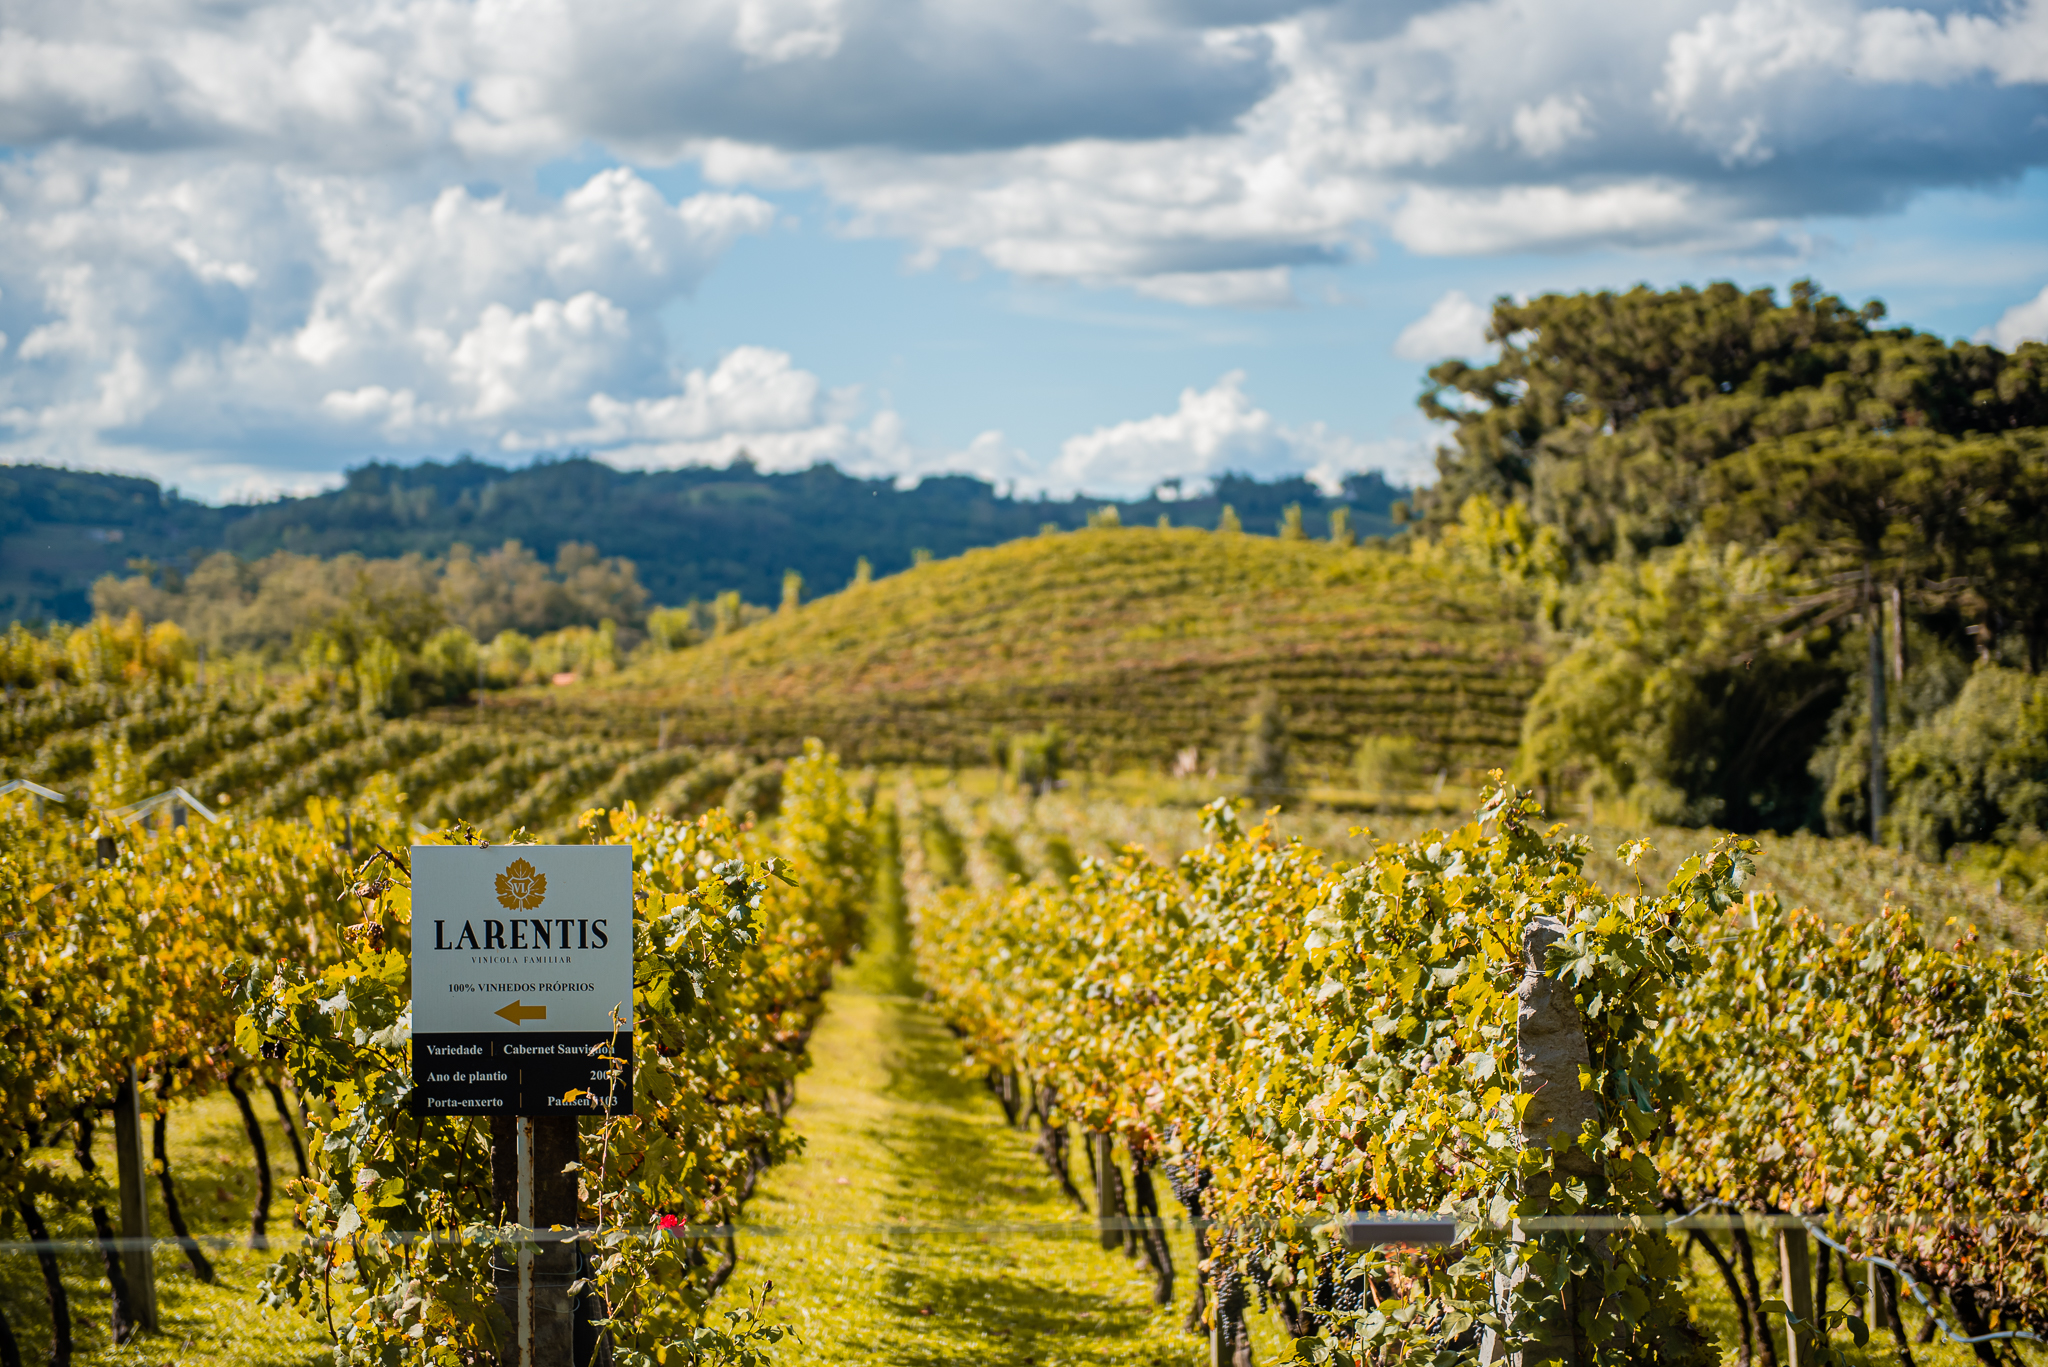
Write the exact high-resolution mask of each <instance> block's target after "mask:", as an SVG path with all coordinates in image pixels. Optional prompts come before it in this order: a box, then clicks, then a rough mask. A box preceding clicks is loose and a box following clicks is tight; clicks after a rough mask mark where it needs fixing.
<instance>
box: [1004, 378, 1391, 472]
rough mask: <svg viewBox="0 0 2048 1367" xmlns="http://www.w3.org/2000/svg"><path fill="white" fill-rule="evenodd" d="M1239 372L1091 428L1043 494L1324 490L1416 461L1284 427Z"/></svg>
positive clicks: (1073, 444)
mask: <svg viewBox="0 0 2048 1367" xmlns="http://www.w3.org/2000/svg"><path fill="white" fill-rule="evenodd" d="M1244 378H1245V377H1244V372H1243V371H1241V370H1233V371H1231V372H1230V373H1229V374H1227V375H1225V376H1224V377H1223V378H1222V379H1220V380H1218V381H1217V382H1216V383H1215V384H1214V385H1212V386H1210V387H1209V388H1208V389H1193V388H1189V389H1184V390H1182V391H1181V395H1180V403H1179V406H1178V407H1176V408H1175V409H1174V411H1173V412H1171V413H1159V414H1155V415H1153V416H1152V417H1149V418H1138V419H1134V420H1132V421H1128V422H1120V423H1114V424H1112V425H1110V426H1107V427H1098V428H1096V429H1095V430H1094V431H1092V432H1085V433H1082V434H1080V435H1078V436H1073V437H1069V438H1067V440H1066V441H1065V442H1063V443H1062V444H1061V446H1060V453H1059V457H1058V459H1056V460H1055V461H1054V462H1053V463H1052V465H1051V467H1050V468H1049V469H1048V470H1046V471H1045V472H1044V474H1043V475H1042V476H1041V480H1042V487H1045V488H1048V489H1051V490H1053V491H1055V492H1061V493H1066V492H1074V491H1084V492H1087V493H1093V494H1104V495H1109V494H1141V493H1143V492H1145V491H1146V490H1148V489H1150V488H1152V487H1153V486H1154V485H1156V484H1158V483H1159V481H1161V480H1164V479H1183V480H1206V479H1211V478H1213V477H1215V476H1217V475H1220V474H1225V473H1231V472H1236V473H1241V474H1250V475H1258V476H1262V477H1267V478H1271V477H1274V476H1279V475H1301V474H1305V475H1307V476H1309V478H1311V479H1313V480H1315V481H1316V483H1318V484H1319V485H1322V486H1323V487H1324V488H1326V489H1332V490H1334V489H1335V488H1336V487H1338V486H1339V485H1341V484H1342V482H1343V478H1344V476H1345V475H1346V474H1348V473H1351V472H1353V471H1358V470H1366V469H1386V470H1388V471H1389V472H1390V473H1394V474H1396V475H1399V474H1401V473H1403V472H1404V471H1405V470H1406V469H1407V468H1409V467H1412V466H1413V465H1414V464H1415V461H1416V455H1417V453H1416V452H1415V451H1413V450H1411V449H1410V447H1411V444H1410V443H1407V442H1376V443H1368V442H1360V441H1357V440H1355V439H1353V438H1350V437H1346V436H1343V435H1341V434H1339V433H1334V432H1331V431H1330V430H1329V429H1328V428H1327V427H1325V426H1324V425H1323V424H1322V423H1312V424H1310V425H1308V426H1307V427H1302V428H1296V427H1290V426H1288V425H1287V424H1285V423H1282V422H1281V421H1279V420H1278V419H1276V418H1275V417H1274V416H1273V415H1272V414H1271V413H1268V412H1267V411H1266V410H1264V409H1262V408H1259V407H1258V406H1256V405H1255V404H1253V403H1252V401H1251V398H1250V397H1249V396H1248V395H1247V394H1246V393H1245V392H1244Z"/></svg>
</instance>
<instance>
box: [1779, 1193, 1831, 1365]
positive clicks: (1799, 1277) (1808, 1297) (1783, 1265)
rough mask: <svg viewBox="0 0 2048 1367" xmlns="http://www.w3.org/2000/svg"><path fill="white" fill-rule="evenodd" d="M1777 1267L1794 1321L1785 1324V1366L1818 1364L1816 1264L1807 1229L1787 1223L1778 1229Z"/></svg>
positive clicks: (1819, 1352) (1819, 1346)
mask: <svg viewBox="0 0 2048 1367" xmlns="http://www.w3.org/2000/svg"><path fill="white" fill-rule="evenodd" d="M1778 1270H1779V1276H1780V1279H1781V1280H1782V1282H1783V1283H1784V1289H1785V1304H1786V1305H1787V1306H1788V1307H1790V1308H1791V1311H1792V1316H1791V1320H1792V1322H1789V1323H1787V1324H1786V1326H1785V1362H1784V1367H1815V1364H1816V1363H1818V1362H1819V1361H1820V1360H1821V1353H1822V1344H1821V1342H1820V1335H1819V1334H1818V1333H1817V1332H1816V1330H1817V1329H1818V1327H1819V1326H1818V1325H1816V1324H1815V1322H1814V1318H1813V1266H1812V1264H1811V1262H1810V1261H1809V1260H1808V1257H1807V1246H1806V1231H1805V1230H1803V1229H1800V1228H1797V1227H1796V1226H1790V1225H1788V1226H1786V1227H1785V1228H1783V1229H1780V1230H1779V1231H1778Z"/></svg>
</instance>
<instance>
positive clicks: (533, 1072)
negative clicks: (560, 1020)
mask: <svg viewBox="0 0 2048 1367" xmlns="http://www.w3.org/2000/svg"><path fill="white" fill-rule="evenodd" d="M412 1078H413V1094H412V1111H413V1114H415V1115H577V1114H599V1115H604V1114H612V1113H614V1112H616V1113H618V1114H621V1115H631V1114H632V1113H633V1037H632V1036H631V1035H629V1034H621V1035H619V1036H617V1037H616V1038H614V1037H613V1036H611V1035H592V1034H587V1033H584V1032H581V1031H565V1032H561V1033H555V1034H540V1033H534V1034H519V1035H508V1034H504V1033H502V1032H497V1031H493V1032H492V1033H490V1034H461V1035H414V1036H413V1037H412Z"/></svg>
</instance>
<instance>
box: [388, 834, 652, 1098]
mask: <svg viewBox="0 0 2048 1367" xmlns="http://www.w3.org/2000/svg"><path fill="white" fill-rule="evenodd" d="M632 1060H633V852H632V850H631V849H630V848H629V847H627V846H624V845H500V846H497V847H495V848H483V849H478V848H474V847H470V846H462V845H415V846H413V849H412V1070H413V1109H414V1110H415V1111H416V1112H418V1113H419V1114H422V1115H508V1116H520V1115H533V1116H540V1115H558V1116H559V1115H575V1114H577V1113H579V1112H610V1113H618V1114H630V1113H631V1112H632V1110H633V1071H632V1070H633V1063H632Z"/></svg>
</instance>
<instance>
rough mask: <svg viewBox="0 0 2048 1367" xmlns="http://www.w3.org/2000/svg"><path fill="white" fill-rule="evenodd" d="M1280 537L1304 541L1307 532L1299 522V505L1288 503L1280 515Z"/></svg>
mask: <svg viewBox="0 0 2048 1367" xmlns="http://www.w3.org/2000/svg"><path fill="white" fill-rule="evenodd" d="M1280 539H1281V540H1282V541H1306V540H1308V532H1307V530H1306V529H1305V528H1304V527H1303V526H1302V524H1301V505H1300V504H1299V503H1290V504H1288V505H1287V508H1286V511H1284V512H1283V513H1281V515H1280Z"/></svg>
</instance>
